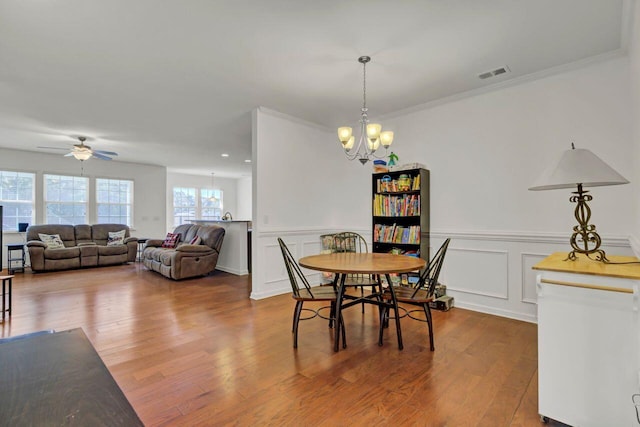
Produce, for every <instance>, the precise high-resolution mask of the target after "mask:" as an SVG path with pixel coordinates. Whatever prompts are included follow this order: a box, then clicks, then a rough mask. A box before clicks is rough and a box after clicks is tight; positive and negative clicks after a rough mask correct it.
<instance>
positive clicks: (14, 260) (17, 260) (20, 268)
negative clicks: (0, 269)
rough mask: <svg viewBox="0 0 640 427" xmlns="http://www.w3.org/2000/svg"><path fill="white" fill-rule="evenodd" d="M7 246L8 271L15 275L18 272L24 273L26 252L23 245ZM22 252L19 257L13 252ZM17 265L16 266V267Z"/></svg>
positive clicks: (13, 244)
mask: <svg viewBox="0 0 640 427" xmlns="http://www.w3.org/2000/svg"><path fill="white" fill-rule="evenodd" d="M6 246H7V271H8V273H9V274H13V273H15V272H16V271H17V272H20V273H24V264H25V251H24V245H23V244H22V243H12V244H8V245H6ZM15 251H20V254H19V256H17V257H16V256H15V255H13V254H12V252H15ZM14 265H15V266H14Z"/></svg>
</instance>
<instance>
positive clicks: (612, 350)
mask: <svg viewBox="0 0 640 427" xmlns="http://www.w3.org/2000/svg"><path fill="white" fill-rule="evenodd" d="M565 258H566V253H556V254H553V255H551V256H549V257H548V258H546V259H544V260H543V261H541V262H540V263H538V264H536V265H535V266H534V267H533V268H534V269H535V270H539V274H538V276H537V293H538V383H539V385H538V412H539V414H540V415H541V416H544V417H548V418H551V419H554V420H557V421H561V422H563V423H566V424H569V425H572V426H598V427H600V426H639V425H640V424H639V423H638V421H637V418H636V408H635V405H634V403H633V400H632V397H633V395H634V394H636V393H640V353H639V344H640V323H639V321H638V316H639V313H638V307H639V301H638V289H639V287H640V264H626V265H615V264H603V263H600V262H596V261H591V260H589V259H587V258H586V257H584V256H580V257H579V258H578V259H577V260H576V261H564V259H565ZM609 258H610V259H611V261H612V262H623V261H627V262H628V261H638V259H636V258H631V257H615V256H609Z"/></svg>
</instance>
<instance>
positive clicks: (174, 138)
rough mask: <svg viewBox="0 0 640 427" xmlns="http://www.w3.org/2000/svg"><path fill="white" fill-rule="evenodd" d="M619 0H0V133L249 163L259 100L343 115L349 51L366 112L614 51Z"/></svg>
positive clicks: (321, 119)
mask: <svg viewBox="0 0 640 427" xmlns="http://www.w3.org/2000/svg"><path fill="white" fill-rule="evenodd" d="M630 1H632V0H447V1H444V0H422V1H418V0H415V1H404V0H396V1H382V0H380V1H374V0H353V1H346V0H311V1H309V0H288V1H287V0H234V1H231V0H228V1H222V0H218V1H215V0H181V1H171V0H164V1H160V0H0V147H7V148H16V149H22V150H33V151H40V152H51V153H61V154H64V152H61V151H55V150H43V149H39V148H37V147H39V146H53V147H63V148H64V147H70V146H71V144H73V143H74V140H73V137H76V136H78V135H84V136H87V137H88V141H87V143H88V144H90V145H91V146H92V147H93V148H95V149H99V150H108V151H116V152H118V153H119V154H120V155H119V157H118V159H119V160H122V161H129V162H142V163H150V164H156V165H164V166H167V167H168V168H170V170H175V171H180V172H189V173H197V174H207V175H208V174H210V173H211V172H215V173H216V175H220V176H235V177H238V176H241V175H248V174H250V173H251V164H247V163H245V162H244V160H245V159H249V158H251V110H252V109H254V108H255V107H257V106H264V107H267V108H270V109H273V110H277V111H280V112H283V113H287V114H290V115H293V116H296V117H299V118H302V119H304V120H307V121H310V122H313V123H317V124H319V125H322V126H326V127H328V128H335V127H337V126H338V125H344V124H349V123H351V124H355V123H357V120H358V119H359V109H360V106H361V102H362V68H361V65H360V64H359V63H358V62H357V58H358V57H359V56H361V55H370V56H371V57H372V61H371V63H370V64H369V65H368V66H367V103H368V107H369V117H370V118H372V119H375V118H376V117H379V116H385V115H389V114H392V113H393V112H397V111H399V110H404V109H408V108H412V107H415V106H417V105H421V104H424V103H428V102H433V101H436V100H440V99H443V98H447V97H450V96H453V95H456V94H461V93H464V92H468V91H472V90H477V89H479V88H482V87H486V86H491V85H495V84H496V83H498V84H502V83H504V81H505V80H508V79H514V78H518V77H522V76H527V75H531V74H532V73H538V72H541V71H544V70H548V69H550V68H555V67H559V66H563V65H565V64H570V63H574V62H576V61H581V60H585V59H587V58H591V57H596V56H602V55H607V54H611V53H615V52H621V51H624V48H625V45H626V37H627V36H626V34H627V32H628V31H627V29H626V28H625V27H626V20H627V19H628V16H629V12H628V10H629V8H630V3H629V2H630ZM505 65H506V66H508V67H509V69H510V70H511V72H510V73H508V74H506V75H502V76H499V77H493V78H490V79H486V80H480V79H479V78H478V74H480V73H482V72H485V71H488V70H492V69H495V68H498V67H501V66H505ZM401 141H402V135H398V134H396V143H401ZM327 143H328V144H332V143H335V144H336V155H338V154H339V146H338V142H337V138H336V140H335V141H334V140H330V141H327ZM222 153H228V154H229V155H230V156H229V157H228V158H222V157H221V156H220V155H221V154H222ZM73 161H75V160H73V159H72V158H70V159H69V162H73ZM90 161H99V160H94V159H92V160H90Z"/></svg>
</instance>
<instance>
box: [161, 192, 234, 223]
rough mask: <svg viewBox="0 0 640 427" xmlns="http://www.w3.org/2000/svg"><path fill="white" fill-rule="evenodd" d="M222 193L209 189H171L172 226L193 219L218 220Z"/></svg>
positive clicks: (220, 214)
mask: <svg viewBox="0 0 640 427" xmlns="http://www.w3.org/2000/svg"><path fill="white" fill-rule="evenodd" d="M221 212H222V191H221V190H214V189H210V188H184V187H174V188H173V225H174V226H178V225H180V224H185V223H189V221H190V220H193V219H209V220H213V219H220V217H221V216H222V213H221Z"/></svg>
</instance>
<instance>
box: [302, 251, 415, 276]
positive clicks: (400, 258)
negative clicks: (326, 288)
mask: <svg viewBox="0 0 640 427" xmlns="http://www.w3.org/2000/svg"><path fill="white" fill-rule="evenodd" d="M298 263H299V264H300V265H301V266H302V267H305V268H309V269H311V270H319V271H328V272H331V273H355V274H357V273H362V274H387V273H407V272H410V271H415V270H420V269H422V268H424V266H425V265H426V262H425V261H424V260H423V259H422V258H416V257H410V256H405V255H393V254H384V253H354V252H337V253H332V254H321V255H311V256H306V257H304V258H300V260H299V261H298Z"/></svg>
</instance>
